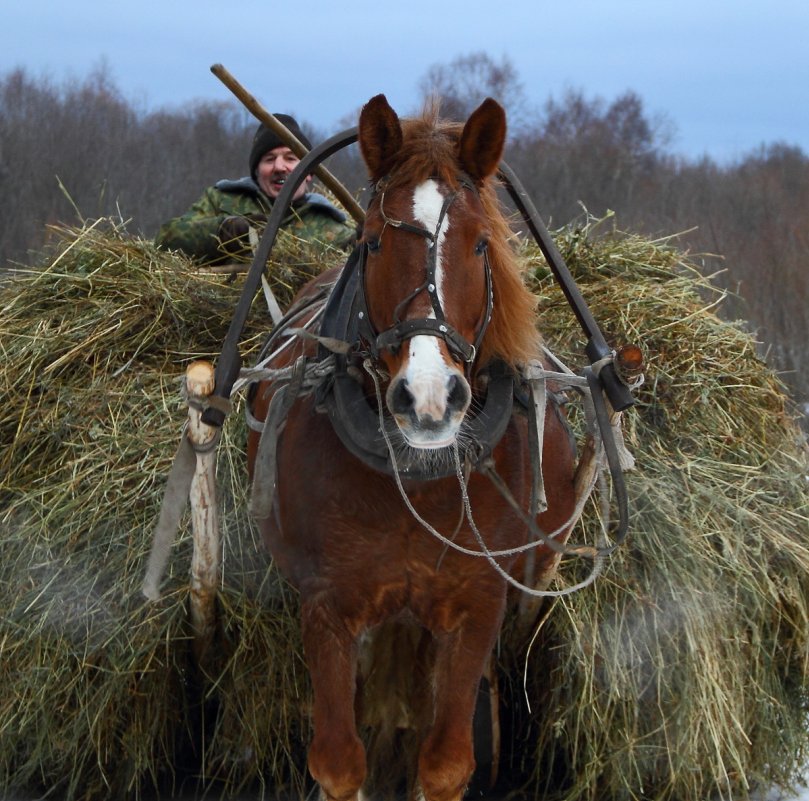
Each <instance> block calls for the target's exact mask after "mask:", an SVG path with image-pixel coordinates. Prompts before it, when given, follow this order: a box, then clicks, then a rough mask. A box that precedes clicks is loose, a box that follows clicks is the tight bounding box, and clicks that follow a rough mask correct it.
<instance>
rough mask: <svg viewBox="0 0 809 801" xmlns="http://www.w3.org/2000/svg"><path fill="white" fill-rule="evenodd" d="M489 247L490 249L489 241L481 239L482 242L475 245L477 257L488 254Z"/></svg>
mask: <svg viewBox="0 0 809 801" xmlns="http://www.w3.org/2000/svg"><path fill="white" fill-rule="evenodd" d="M487 247H489V240H488V239H481V240H480V242H478V243H477V245H475V255H476V256H482V255H483V254H484V253H485V252H486V248H487Z"/></svg>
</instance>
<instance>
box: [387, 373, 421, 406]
mask: <svg viewBox="0 0 809 801" xmlns="http://www.w3.org/2000/svg"><path fill="white" fill-rule="evenodd" d="M414 402H415V399H414V398H413V395H412V393H411V392H410V389H409V388H408V386H407V381H405V380H404V379H400V380H399V381H397V382H396V384H395V385H394V387H393V392H392V393H391V404H390V406H391V411H392V412H393V413H394V414H408V413H409V412H410V411H411V410H412V409H413V403H414Z"/></svg>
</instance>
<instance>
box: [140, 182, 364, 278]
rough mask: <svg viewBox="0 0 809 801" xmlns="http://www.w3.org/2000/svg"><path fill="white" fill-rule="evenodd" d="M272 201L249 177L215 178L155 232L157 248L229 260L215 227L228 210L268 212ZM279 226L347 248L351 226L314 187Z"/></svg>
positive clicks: (206, 259) (203, 258)
mask: <svg viewBox="0 0 809 801" xmlns="http://www.w3.org/2000/svg"><path fill="white" fill-rule="evenodd" d="M272 205H273V201H272V199H271V198H269V197H267V195H265V194H264V193H263V192H262V191H261V190H260V189H259V187H258V185H257V184H256V183H255V181H253V179H252V178H241V179H239V180H238V181H228V180H225V181H219V182H217V183H216V184H215V185H214V186H212V187H209V188H208V189H206V190H205V192H204V194H203V195H202V197H201V198H200V199H199V200H197V201H196V203H194V204H193V205H192V206H191V208H190V209H189V211H187V212H186V213H185V214H183V215H182V216H180V217H175V218H174V219H173V220H169V221H168V222H167V223H164V224H163V225H162V226H161V227H160V230H159V231H158V233H157V237H156V238H155V244H156V245H157V247H160V248H165V249H172V250H182V251H183V252H184V253H186V254H187V255H189V256H191V257H192V258H195V259H198V260H200V261H201V262H203V263H207V264H216V263H217V262H224V261H230V260H232V259H233V256H231V255H228V254H227V253H225V252H224V251H222V250H220V247H219V236H218V233H219V226H220V225H221V224H222V221H223V220H224V219H225V217H230V216H233V215H242V216H247V215H251V214H269V213H270V212H271V211H272ZM282 227H283V228H284V229H286V230H288V231H290V233H292V234H294V235H295V236H298V237H300V238H301V239H304V240H306V241H311V242H319V243H322V244H323V245H326V246H329V245H330V246H333V247H337V248H341V249H348V248H350V247H351V246H352V245H353V244H354V240H355V237H356V231H355V228H354V226H352V225H351V224H350V223H349V222H348V221H347V219H346V216H345V214H343V212H341V211H340V210H339V209H338V208H336V207H335V206H333V205H332V204H331V202H330V201H329V200H328V199H326V198H325V197H323V195H319V194H317V193H315V192H308V193H307V194H305V195H304V196H303V198H302V199H301V200H300V201H299V202H298V203H295V204H294V205H293V206H292V208H291V209H290V211H289V213H288V214H287V216H286V218H285V219H284V221H283V223H282Z"/></svg>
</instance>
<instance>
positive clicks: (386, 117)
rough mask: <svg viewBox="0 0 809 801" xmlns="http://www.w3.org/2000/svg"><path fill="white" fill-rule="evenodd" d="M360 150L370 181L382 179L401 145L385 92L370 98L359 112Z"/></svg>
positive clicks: (396, 120)
mask: <svg viewBox="0 0 809 801" xmlns="http://www.w3.org/2000/svg"><path fill="white" fill-rule="evenodd" d="M359 143H360V153H362V158H363V160H364V161H365V164H366V166H367V167H368V172H369V173H370V174H371V180H372V181H378V180H379V179H380V178H384V177H385V176H386V175H387V174H388V172H389V171H390V167H391V162H392V160H393V157H394V156H395V155H396V153H398V151H399V148H401V146H402V126H401V124H400V123H399V118H398V117H397V116H396V112H395V111H394V110H393V109H392V108H391V107H390V106H389V105H388V100H387V98H386V97H385V95H376V97H372V98H371V99H370V100H369V101H368V102H367V103H366V104H365V105H364V106H363V107H362V111H361V112H360V125H359Z"/></svg>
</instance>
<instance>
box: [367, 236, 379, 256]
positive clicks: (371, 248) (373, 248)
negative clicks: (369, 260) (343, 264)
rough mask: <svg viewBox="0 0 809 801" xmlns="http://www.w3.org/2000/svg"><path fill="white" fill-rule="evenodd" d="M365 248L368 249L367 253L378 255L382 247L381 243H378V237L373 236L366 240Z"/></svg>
mask: <svg viewBox="0 0 809 801" xmlns="http://www.w3.org/2000/svg"><path fill="white" fill-rule="evenodd" d="M365 246H366V247H367V248H368V252H369V253H378V252H379V249H380V248H381V247H382V243H381V242H380V241H379V237H376V236H373V237H371V238H370V239H368V241H367V242H366V243H365Z"/></svg>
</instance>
